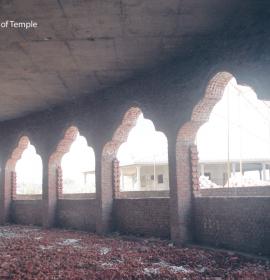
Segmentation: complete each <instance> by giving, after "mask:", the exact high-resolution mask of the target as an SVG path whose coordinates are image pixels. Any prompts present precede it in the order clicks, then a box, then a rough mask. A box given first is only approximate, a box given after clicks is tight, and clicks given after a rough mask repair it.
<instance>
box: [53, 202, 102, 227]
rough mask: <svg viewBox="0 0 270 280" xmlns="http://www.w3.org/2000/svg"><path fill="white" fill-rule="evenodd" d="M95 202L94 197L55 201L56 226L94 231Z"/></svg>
mask: <svg viewBox="0 0 270 280" xmlns="http://www.w3.org/2000/svg"><path fill="white" fill-rule="evenodd" d="M96 216H97V203H96V200H95V199H84V200H79V199H76V200H74V199H73V200H72V199H70V200H67V199H61V200H59V201H58V203H57V213H56V219H57V226H59V227H64V228H73V229H79V230H87V231H92V232H95V231H96Z"/></svg>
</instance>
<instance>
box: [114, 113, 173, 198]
mask: <svg viewBox="0 0 270 280" xmlns="http://www.w3.org/2000/svg"><path fill="white" fill-rule="evenodd" d="M117 160H118V161H119V169H120V186H119V189H120V192H121V191H123V192H124V191H162V190H168V189H169V172H168V143H167V138H166V136H165V135H164V134H163V133H162V132H158V131H156V130H155V127H154V124H153V122H152V121H150V120H147V119H145V118H144V117H143V114H142V113H141V114H140V115H139V116H138V119H137V122H136V125H135V126H134V127H133V128H132V129H131V130H130V132H129V134H128V137H127V141H126V142H124V143H123V144H121V146H120V147H119V149H118V151H117Z"/></svg>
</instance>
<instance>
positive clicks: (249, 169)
mask: <svg viewBox="0 0 270 280" xmlns="http://www.w3.org/2000/svg"><path fill="white" fill-rule="evenodd" d="M196 145H197V149H198V159H199V173H200V177H199V184H200V188H224V187H226V188H231V187H254V186H267V185H270V182H269V181H270V176H269V175H270V174H269V163H270V109H269V104H268V103H267V102H264V101H261V100H258V98H257V95H256V93H255V92H254V91H253V90H252V89H251V88H250V87H247V86H240V85H238V84H237V82H236V80H235V79H234V78H232V79H231V80H230V81H229V83H228V84H227V85H226V87H225V89H224V94H223V96H222V98H221V100H220V101H219V102H218V103H217V104H216V105H215V106H214V108H213V109H212V111H211V113H210V116H209V120H208V122H206V123H204V124H203V125H202V126H201V127H200V128H199V130H198V132H197V135H196Z"/></svg>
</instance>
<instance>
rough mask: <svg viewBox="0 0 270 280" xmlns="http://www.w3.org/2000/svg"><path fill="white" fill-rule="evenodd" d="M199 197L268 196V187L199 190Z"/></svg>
mask: <svg viewBox="0 0 270 280" xmlns="http://www.w3.org/2000/svg"><path fill="white" fill-rule="evenodd" d="M197 195H199V196H270V186H262V187H242V188H218V189H200V191H199V193H198V194H197Z"/></svg>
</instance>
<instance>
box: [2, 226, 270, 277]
mask: <svg viewBox="0 0 270 280" xmlns="http://www.w3.org/2000/svg"><path fill="white" fill-rule="evenodd" d="M0 279H40V280H42V279H65V280H66V279H72V280H73V279H100V280H102V279H126V280H128V279H215V280H218V279H270V263H269V261H267V260H258V259H255V258H248V257H244V256H241V255H237V254H235V253H231V252H228V253H227V252H220V251H214V250H206V249H198V248H177V247H175V246H174V245H173V244H172V243H170V242H169V241H162V240H158V239H142V238H132V237H128V238H125V237H121V236H119V235H111V236H107V237H101V236H97V235H95V234H89V233H85V232H78V231H68V230H60V229H52V230H42V229H39V228H35V227H23V226H4V227H0Z"/></svg>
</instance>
